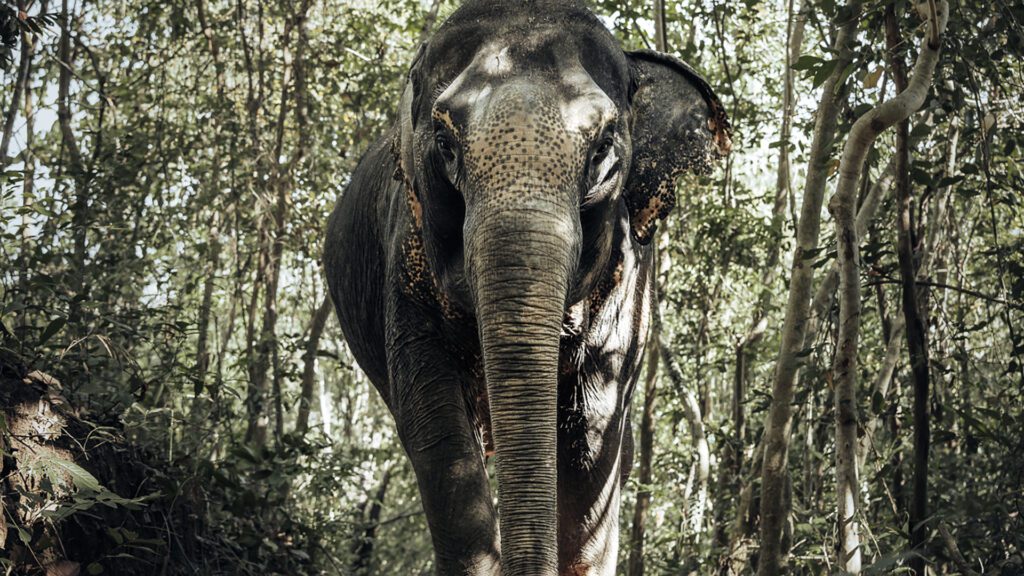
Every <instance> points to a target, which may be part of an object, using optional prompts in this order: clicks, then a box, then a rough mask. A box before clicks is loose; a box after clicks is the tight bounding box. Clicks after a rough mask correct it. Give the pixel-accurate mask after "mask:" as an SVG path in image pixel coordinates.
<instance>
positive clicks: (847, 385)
mask: <svg viewBox="0 0 1024 576" xmlns="http://www.w3.org/2000/svg"><path fill="white" fill-rule="evenodd" d="M941 10H942V12H943V14H942V16H941V18H940V17H939V16H938V15H936V14H932V15H931V16H930V18H933V19H937V20H939V22H938V28H939V29H940V30H944V29H945V11H946V6H945V4H942V8H941ZM938 48H939V43H938V38H937V37H933V38H931V39H930V40H929V41H928V42H927V43H926V44H925V46H922V50H921V53H920V55H919V57H918V62H917V64H916V65H915V66H914V77H913V79H912V80H911V82H910V84H909V85H908V86H907V87H906V88H905V89H903V90H900V92H899V94H898V95H897V96H896V97H895V98H893V99H892V100H890V101H888V102H884V103H882V104H880V105H878V106H876V107H875V108H873V109H872V110H870V111H868V112H867V113H865V114H864V115H863V116H861V117H860V118H858V119H857V121H856V122H855V123H854V125H853V128H852V129H851V130H850V136H849V138H848V139H847V141H846V145H845V146H844V147H843V155H842V159H841V161H840V164H839V181H838V182H837V184H836V193H835V195H834V196H833V197H832V200H831V201H830V202H829V211H830V212H831V213H832V216H833V218H834V219H835V226H836V239H837V242H838V247H837V254H838V261H839V270H840V301H839V317H840V324H839V338H838V342H837V345H836V357H835V361H834V364H833V385H834V386H835V399H836V476H837V486H836V499H837V517H838V518H837V520H838V524H839V526H838V533H839V537H838V546H839V558H838V561H837V563H838V564H839V565H840V566H842V567H843V569H844V570H846V571H847V572H850V573H853V574H856V573H859V572H860V567H861V552H860V535H859V533H858V525H857V517H856V516H857V502H858V500H859V498H858V487H859V478H858V469H857V423H858V422H857V420H858V417H857V343H858V336H859V330H860V307H861V306H860V244H859V240H858V234H857V229H856V228H857V227H856V225H855V223H854V209H855V208H854V207H855V204H856V201H857V184H858V182H859V181H860V178H861V172H862V170H863V166H864V160H865V158H866V157H867V154H868V151H869V150H870V149H871V146H872V144H873V143H874V140H875V138H877V137H878V135H879V134H881V133H882V132H883V131H885V130H887V129H888V128H889V127H891V126H892V125H894V124H896V123H898V122H904V121H905V120H906V119H907V118H909V117H910V115H911V114H913V113H914V112H916V111H917V110H918V109H919V108H920V107H921V105H922V104H924V100H925V97H926V96H927V95H928V89H929V88H930V86H931V79H932V73H933V72H934V70H935V66H936V64H937V63H938ZM897 88H899V83H898V82H897ZM897 154H900V152H899V151H897ZM901 168H903V169H904V170H901ZM905 169H906V165H905V164H903V163H902V161H901V159H900V158H899V156H897V163H896V170H897V178H898V181H900V180H904V179H905V178H906V177H907V176H908V173H907V172H906V171H905ZM901 188H902V186H899V185H898V186H897V194H898V195H902V193H901ZM901 206H903V207H904V208H905V211H904V212H903V214H904V216H905V217H904V218H901V219H900V222H901V226H903V225H904V224H909V216H908V214H909V200H907V199H905V198H901ZM902 230H903V228H901V231H902ZM903 238H904V236H903V235H902V234H901V242H900V244H901V248H903V247H904V243H903ZM907 239H908V242H907V243H906V245H905V247H906V248H907V249H908V251H909V249H910V243H909V234H908V235H907ZM910 256H911V257H912V254H910ZM900 260H901V267H900V268H901V272H902V273H904V308H905V309H906V307H907V306H908V300H907V298H906V294H907V293H908V292H909V293H910V294H911V295H913V294H914V293H915V280H916V277H915V274H914V270H913V267H912V263H911V262H910V261H909V259H908V262H907V263H908V264H910V267H909V268H908V267H907V266H903V250H901V258H900ZM906 272H909V275H906V274H905V273H906ZM910 303H913V304H914V306H915V308H914V310H915V314H916V301H915V300H911V301H910ZM917 321H918V323H920V320H919V319H918V320H917ZM911 324H912V317H911V315H910V313H907V325H908V330H907V332H908V334H909V333H910V332H912V331H913V328H911ZM922 332H923V331H922ZM922 346H923V344H922ZM911 350H912V354H913V350H914V346H913V344H911ZM926 361H927V357H925V364H924V372H925V374H924V375H925V378H926V379H925V383H924V386H925V397H924V402H925V403H927V362H926ZM915 372H916V368H915ZM916 391H917V377H915V398H916V396H917V394H916ZM915 406H916V400H915ZM925 410H927V404H925ZM916 416H917V412H916V408H915V429H916V427H917V426H918V425H919V423H918V422H917V419H916ZM924 418H925V419H927V413H925V414H924ZM925 427H926V431H927V423H925ZM916 436H917V434H915V447H916V445H917V441H916ZM925 447H927V436H925ZM925 453H926V454H927V449H926V450H925ZM915 460H916V458H915ZM925 466H926V467H927V459H926V460H925ZM925 471H927V468H925ZM916 498H917V478H916V470H915V500H916ZM912 516H913V515H912ZM920 519H923V516H922V517H920ZM912 522H913V519H912ZM912 526H914V525H913V524H912ZM918 528H920V527H919V526H915V528H914V529H915V530H917V529H918ZM918 544H919V543H915V547H916V546H917V545H918ZM922 568H923V565H922ZM918 574H923V571H919V572H918Z"/></svg>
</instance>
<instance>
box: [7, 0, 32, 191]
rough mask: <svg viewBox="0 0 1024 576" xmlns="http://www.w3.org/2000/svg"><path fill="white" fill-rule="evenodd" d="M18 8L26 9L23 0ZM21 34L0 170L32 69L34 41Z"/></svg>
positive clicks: (29, 36) (29, 35)
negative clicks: (19, 54) (19, 52)
mask: <svg viewBox="0 0 1024 576" xmlns="http://www.w3.org/2000/svg"><path fill="white" fill-rule="evenodd" d="M18 10H20V11H22V12H24V11H25V10H26V6H25V0H18ZM20 36H21V57H20V58H19V59H18V71H17V75H16V76H15V78H14V89H13V90H12V93H11V102H10V104H9V105H8V106H7V112H6V113H5V114H4V127H3V134H2V136H0V172H2V171H3V169H4V168H6V167H7V150H8V148H9V147H10V145H11V137H12V136H13V135H14V121H15V119H17V117H18V107H19V106H20V105H21V95H22V93H23V92H26V88H25V87H26V86H27V85H28V83H29V72H30V71H31V70H32V56H33V55H34V51H33V48H34V44H35V43H34V42H33V38H32V35H31V34H28V33H25V32H22V33H21V34H20Z"/></svg>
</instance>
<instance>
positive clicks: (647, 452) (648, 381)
mask: <svg viewBox="0 0 1024 576" xmlns="http://www.w3.org/2000/svg"><path fill="white" fill-rule="evenodd" d="M654 315H655V318H654V322H653V325H652V326H651V336H650V339H649V342H650V344H648V346H650V350H649V351H648V353H647V361H646V364H647V373H646V377H645V378H644V412H643V416H642V417H641V420H640V465H639V467H638V468H639V470H638V472H639V478H638V481H639V483H640V488H639V489H638V490H637V494H636V506H635V507H634V508H633V529H632V531H631V532H630V542H631V546H630V551H629V570H628V571H627V572H628V574H629V576H643V573H644V529H645V523H646V520H647V510H648V508H650V505H651V490H650V486H651V484H652V482H653V477H652V474H651V461H652V460H653V457H654V432H655V421H654V403H655V399H656V398H657V394H658V358H659V357H660V353H659V352H660V350H659V346H658V339H659V338H660V337H661V320H660V314H659V313H658V311H657V310H655V312H654Z"/></svg>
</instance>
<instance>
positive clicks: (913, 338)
mask: <svg viewBox="0 0 1024 576" xmlns="http://www.w3.org/2000/svg"><path fill="white" fill-rule="evenodd" d="M929 6H930V8H931V13H930V14H929V19H930V20H931V28H930V31H929V34H928V35H927V36H926V37H925V40H924V41H923V42H922V43H921V49H920V53H919V54H918V59H917V63H916V64H915V65H914V71H913V76H912V77H911V79H910V82H909V83H907V82H906V76H905V71H904V70H903V66H902V64H901V62H900V58H899V57H898V56H897V55H896V54H895V49H896V48H897V47H898V46H899V44H900V43H901V42H902V38H901V35H900V33H899V29H898V27H897V22H896V13H895V9H894V8H893V7H889V9H887V11H886V26H885V28H886V41H887V44H888V48H889V51H890V57H891V59H892V62H891V65H890V66H891V67H892V69H893V77H894V79H895V82H896V87H897V89H900V87H901V84H906V86H907V87H906V88H905V89H904V90H902V91H901V93H900V96H897V99H899V98H900V97H901V96H902V95H903V94H908V93H909V94H911V95H912V96H911V98H913V103H916V104H917V105H916V106H913V108H911V110H910V111H911V112H913V111H914V110H916V109H917V108H919V107H920V106H921V104H922V103H923V102H924V98H925V96H927V92H928V88H929V86H930V85H931V75H932V72H933V70H934V69H935V65H936V63H937V61H938V57H939V49H940V47H941V39H942V38H941V35H942V33H943V31H944V30H945V24H946V17H947V16H948V8H947V6H946V4H945V2H939V3H938V4H937V5H936V4H935V3H931V4H929ZM912 105H913V104H911V106H912ZM909 116H910V114H904V115H903V116H902V117H901V118H899V119H898V120H897V121H899V122H900V127H899V129H898V130H897V135H896V154H897V175H898V180H897V187H896V194H897V202H898V207H899V212H898V214H897V220H896V225H897V226H896V227H897V233H898V238H899V241H898V247H897V254H898V256H899V267H900V280H901V282H902V288H903V289H902V303H903V316H904V320H905V323H906V335H907V348H908V350H909V352H910V367H911V371H912V373H913V390H914V477H913V492H912V498H911V503H910V518H909V531H910V545H911V548H912V549H913V551H914V552H915V554H914V555H913V556H911V559H910V568H911V569H912V570H913V571H914V573H916V574H918V575H919V576H924V574H925V564H926V563H925V558H924V556H923V555H922V553H923V548H924V545H925V543H926V540H927V538H928V527H927V525H926V520H927V516H928V451H929V445H930V438H929V435H930V430H929V422H928V419H929V415H928V387H929V367H928V341H927V333H926V331H925V325H926V323H927V318H924V317H922V310H921V308H920V306H919V304H918V299H917V285H916V281H917V271H916V269H915V263H914V245H915V239H914V238H913V233H914V222H913V214H912V202H913V193H912V190H911V187H910V150H909V144H908V140H909V123H908V122H906V119H907V118H909Z"/></svg>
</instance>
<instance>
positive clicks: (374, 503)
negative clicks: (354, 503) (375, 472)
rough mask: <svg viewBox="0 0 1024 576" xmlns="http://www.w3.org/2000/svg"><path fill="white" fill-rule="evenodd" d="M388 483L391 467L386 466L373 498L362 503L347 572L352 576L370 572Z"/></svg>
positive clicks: (364, 574) (366, 574)
mask: <svg viewBox="0 0 1024 576" xmlns="http://www.w3.org/2000/svg"><path fill="white" fill-rule="evenodd" d="M390 483H391V468H390V467H388V468H385V469H384V474H383V475H382V476H381V478H380V484H378V485H377V490H376V491H375V493H374V495H373V499H372V500H370V501H368V502H366V503H364V504H363V507H362V511H363V527H362V530H361V531H360V533H359V534H357V536H356V541H355V542H354V543H353V546H352V555H353V558H352V566H351V570H350V571H349V574H353V575H354V576H369V574H371V572H370V567H371V565H372V563H373V548H374V544H375V543H376V541H377V528H378V527H379V526H380V513H381V510H383V508H384V496H385V495H387V491H388V484H390Z"/></svg>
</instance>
